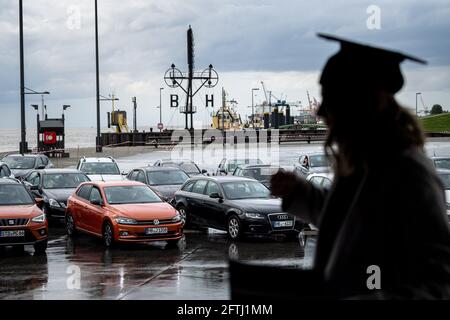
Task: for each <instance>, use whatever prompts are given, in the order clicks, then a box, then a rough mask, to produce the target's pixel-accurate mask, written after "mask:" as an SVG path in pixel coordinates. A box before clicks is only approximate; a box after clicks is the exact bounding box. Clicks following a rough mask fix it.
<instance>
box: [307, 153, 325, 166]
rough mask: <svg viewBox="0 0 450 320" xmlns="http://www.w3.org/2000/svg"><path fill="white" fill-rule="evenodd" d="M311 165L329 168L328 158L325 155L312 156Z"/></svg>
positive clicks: (310, 158)
mask: <svg viewBox="0 0 450 320" xmlns="http://www.w3.org/2000/svg"><path fill="white" fill-rule="evenodd" d="M309 165H310V167H328V166H329V162H328V158H327V156H325V155H316V156H310V157H309Z"/></svg>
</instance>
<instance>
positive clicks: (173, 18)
mask: <svg viewBox="0 0 450 320" xmlns="http://www.w3.org/2000/svg"><path fill="white" fill-rule="evenodd" d="M377 2H378V3H375V4H377V5H378V6H379V7H380V8H381V19H382V29H381V30H375V31H374V30H368V29H367V28H366V19H367V16H368V15H367V13H366V8H367V6H368V5H370V4H373V1H357V0H348V1H343V2H336V1H323V2H313V1H293V0H291V1H288V0H271V1H268V0H266V1H263V0H254V1H253V0H251V1H238V0H230V1H218V0H210V1H206V0H190V1H181V0H164V1H163V0H160V1H144V0H130V1H119V0H99V13H100V14H99V22H100V28H99V29H100V58H101V61H100V70H101V91H102V93H103V94H108V93H110V92H111V91H112V90H115V91H116V92H117V93H118V94H120V96H121V103H122V101H123V104H124V105H125V106H126V105H129V100H130V99H131V96H133V95H137V96H138V99H139V100H140V101H142V105H143V106H145V108H144V109H143V110H142V114H143V116H144V117H145V119H146V120H145V121H146V124H147V123H148V125H150V124H154V122H155V121H156V120H155V119H156V118H157V116H156V115H155V109H154V106H155V105H157V104H158V103H159V96H158V93H159V91H158V88H159V87H160V86H162V85H163V81H162V76H163V74H164V72H165V70H166V69H167V68H168V67H169V66H170V64H171V63H172V62H174V63H176V64H177V65H178V66H180V68H182V69H184V68H185V59H186V58H185V54H186V53H185V52H186V51H185V50H186V44H185V41H186V40H185V36H186V29H187V26H188V25H189V24H191V25H192V26H193V28H194V36H195V42H196V65H197V68H198V69H200V70H201V69H203V68H205V67H206V66H207V65H208V64H209V63H212V64H213V65H214V66H215V68H216V69H217V70H218V71H219V72H220V74H221V75H223V77H222V76H221V79H223V80H224V82H221V83H220V86H226V87H227V88H230V90H229V91H232V92H236V95H239V96H236V98H237V99H239V100H240V101H241V104H242V105H244V106H245V105H249V103H250V102H249V100H250V97H249V93H248V91H249V88H251V87H252V86H255V85H259V81H261V80H266V81H268V83H269V84H270V85H271V86H272V87H273V88H274V89H273V90H274V92H275V90H277V91H278V92H280V93H281V92H284V93H285V94H289V96H291V97H293V98H294V96H295V95H297V96H299V97H298V99H301V98H302V97H303V95H304V91H302V92H298V93H296V90H304V87H309V88H310V90H311V91H313V92H316V95H318V88H317V84H316V80H317V78H316V77H315V76H312V75H317V74H318V72H319V70H320V68H321V67H322V66H323V64H324V62H325V60H326V58H327V57H328V56H330V55H331V54H332V53H333V52H335V51H336V50H337V46H336V45H334V44H331V43H327V42H324V41H320V40H319V39H317V38H316V36H315V33H316V32H317V31H323V32H328V33H334V34H339V35H341V36H346V37H349V38H354V39H358V40H361V41H364V42H369V43H373V44H375V45H382V46H387V47H390V48H396V49H399V50H402V51H405V52H410V53H412V54H415V55H417V56H420V57H423V58H425V59H427V60H429V62H430V67H422V66H416V65H413V64H410V63H408V64H405V66H404V68H405V71H406V72H407V74H410V73H411V74H413V75H415V74H420V75H421V77H425V78H426V80H424V79H423V78H421V77H417V76H412V79H411V81H409V82H408V86H411V88H410V87H408V88H406V89H405V94H406V92H407V91H408V90H413V89H412V88H416V87H417V88H421V89H420V90H422V91H423V90H425V89H424V87H426V88H427V90H429V91H430V92H433V96H434V97H435V98H433V99H436V100H437V101H439V99H440V98H439V97H441V98H442V99H444V100H445V101H442V102H441V103H442V104H444V105H448V106H450V101H449V100H448V98H447V96H446V95H445V92H448V88H449V86H450V80H449V77H448V76H447V74H446V71H448V70H449V66H450V55H449V54H448V52H449V49H450V37H448V34H447V33H448V30H450V20H449V19H448V17H449V16H450V4H449V3H448V1H427V2H424V1H401V2H392V1H377ZM71 5H75V6H79V8H80V10H81V28H80V29H76V30H70V29H69V28H67V19H68V18H69V13H68V12H67V9H68V8H69V6H71ZM0 6H1V8H2V10H1V11H0V21H1V22H0V43H1V44H2V46H1V48H0V70H2V71H1V74H0V92H1V93H2V94H1V95H0V107H1V108H2V109H8V112H7V115H8V117H9V118H10V121H7V123H10V124H11V126H16V125H18V114H16V113H15V110H16V108H17V106H18V103H19V99H18V83H19V69H18V27H17V20H18V19H17V14H18V9H17V4H16V2H14V1H8V0H0ZM24 8H25V12H24V13H25V54H26V83H27V86H29V87H31V88H34V89H36V90H49V91H51V93H52V94H51V96H50V97H49V100H48V103H49V105H52V106H53V109H54V110H57V108H59V107H58V106H60V105H61V104H63V103H71V104H73V105H74V106H76V108H77V109H76V110H79V112H72V116H71V118H69V123H70V124H72V125H76V126H81V125H93V124H94V120H95V119H94V113H93V112H92V110H93V109H92V107H93V105H94V103H95V99H94V95H95V74H94V71H95V62H94V24H93V22H94V20H93V19H94V16H93V4H92V1H90V0H61V1H57V0H33V1H31V0H24ZM438 70H444V72H438ZM289 72H296V73H298V74H303V75H305V77H304V78H301V79H302V81H304V83H302V85H301V86H300V85H299V84H298V83H297V82H295V81H293V80H292V79H293V78H292V77H291V75H290V74H289ZM231 75H233V78H232V77H231ZM251 75H252V76H253V77H254V79H253V80H252V76H251ZM263 76H267V78H266V79H262V78H261V77H263ZM244 79H245V80H244ZM283 79H285V81H283ZM225 81H226V82H225ZM277 82H279V83H284V84H285V87H284V88H281V87H280V88H278V87H277ZM169 92H170V90H169V89H168V88H166V90H165V91H164V93H165V94H168V93H169ZM214 92H215V93H216V95H217V96H218V95H219V94H220V89H218V90H215V91H214ZM424 95H425V94H424ZM406 96H407V95H406ZM36 100H39V99H38V97H27V104H29V103H31V101H33V102H36ZM430 100H431V99H430ZM102 108H105V110H106V109H107V108H108V107H107V106H105V107H102ZM55 112H56V111H55ZM170 112H172V111H170ZM28 113H29V114H28V118H32V117H31V115H32V114H33V113H32V111H31V110H29V111H28ZM86 114H89V115H90V116H89V117H88V118H89V119H86ZM102 114H103V113H102ZM144 117H143V118H144ZM199 117H200V118H201V117H202V116H199ZM147 119H148V120H147ZM142 122H144V120H142Z"/></svg>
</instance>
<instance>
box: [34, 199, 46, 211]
mask: <svg viewBox="0 0 450 320" xmlns="http://www.w3.org/2000/svg"><path fill="white" fill-rule="evenodd" d="M34 202H35V203H36V205H37V206H38V207H39V208H41V209H42V208H43V207H44V199H43V198H34Z"/></svg>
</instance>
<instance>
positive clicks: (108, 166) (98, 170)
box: [81, 162, 120, 175]
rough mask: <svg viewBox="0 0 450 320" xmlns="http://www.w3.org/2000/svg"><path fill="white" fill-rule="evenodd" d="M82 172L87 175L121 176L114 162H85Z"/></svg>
mask: <svg viewBox="0 0 450 320" xmlns="http://www.w3.org/2000/svg"><path fill="white" fill-rule="evenodd" d="M81 171H82V172H84V173H86V174H110V175H115V174H120V171H119V168H118V167H117V165H116V164H115V163H114V162H85V163H83V165H82V166H81Z"/></svg>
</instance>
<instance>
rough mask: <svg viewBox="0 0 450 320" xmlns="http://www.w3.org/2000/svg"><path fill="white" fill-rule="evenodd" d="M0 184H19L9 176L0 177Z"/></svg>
mask: <svg viewBox="0 0 450 320" xmlns="http://www.w3.org/2000/svg"><path fill="white" fill-rule="evenodd" d="M0 184H20V185H21V183H20V181H19V180H17V179H14V178H9V177H5V178H0Z"/></svg>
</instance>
